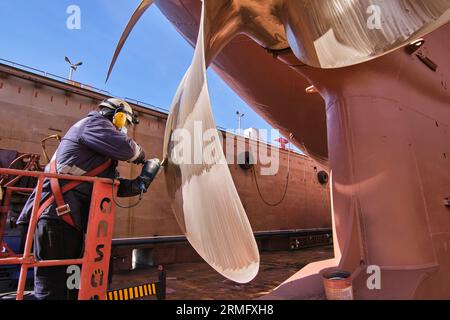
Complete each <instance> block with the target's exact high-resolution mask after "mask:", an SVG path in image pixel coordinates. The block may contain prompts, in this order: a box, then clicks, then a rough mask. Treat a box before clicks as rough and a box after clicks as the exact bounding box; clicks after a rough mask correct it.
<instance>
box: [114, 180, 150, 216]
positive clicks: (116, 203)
mask: <svg viewBox="0 0 450 320" xmlns="http://www.w3.org/2000/svg"><path fill="white" fill-rule="evenodd" d="M112 181H113V183H112V200H113V202H114V204H115V205H116V206H118V207H119V208H122V209H132V208H134V207H136V206H138V205H139V204H140V203H141V201H142V198H143V195H144V190H141V195H140V196H139V200H138V201H137V202H136V203H134V204H132V205H129V206H122V205H121V204H120V203H119V202H117V199H116V196H115V192H114V185H115V184H116V178H113V179H112Z"/></svg>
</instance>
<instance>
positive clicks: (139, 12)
mask: <svg viewBox="0 0 450 320" xmlns="http://www.w3.org/2000/svg"><path fill="white" fill-rule="evenodd" d="M153 2H154V0H143V1H142V2H141V4H140V5H139V6H138V7H137V9H136V10H135V11H134V13H133V15H132V17H131V19H130V21H129V22H128V24H127V26H126V27H125V30H124V31H123V33H122V36H121V37H120V40H119V43H118V44H117V48H116V51H115V52H114V55H113V58H112V60H111V64H110V66H109V70H108V75H107V76H106V82H108V79H109V77H110V75H111V72H112V70H113V68H114V65H115V64H116V61H117V58H118V57H119V54H120V51H121V50H122V47H123V45H124V44H125V42H126V41H127V39H128V36H129V35H130V33H131V31H132V30H133V28H134V26H135V25H136V23H137V22H138V21H139V19H140V18H141V17H142V15H143V14H144V12H145V11H146V10H147V9H148V8H149V7H150V6H151V5H152V4H153Z"/></svg>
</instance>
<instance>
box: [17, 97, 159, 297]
mask: <svg viewBox="0 0 450 320" xmlns="http://www.w3.org/2000/svg"><path fill="white" fill-rule="evenodd" d="M138 122H139V121H138V118H137V116H136V115H135V113H134V112H133V110H132V108H131V107H130V105H129V104H128V103H127V102H126V101H123V100H121V99H115V98H110V99H106V100H104V101H103V102H102V103H101V104H100V105H99V111H92V112H90V113H89V115H88V116H87V117H86V118H84V119H82V120H80V121H79V122H77V123H76V124H75V125H73V126H72V127H71V128H70V129H69V131H68V132H67V134H66V135H65V136H64V138H63V139H62V140H61V143H60V145H59V147H58V149H57V150H56V152H55V154H54V156H53V158H52V160H51V161H50V163H49V164H48V165H47V167H46V169H45V170H46V172H51V173H58V174H69V175H74V176H83V175H84V176H97V177H103V178H117V179H118V181H119V182H120V184H119V186H118V188H117V189H118V190H117V196H118V197H132V196H136V195H139V194H141V195H142V193H145V192H147V189H148V187H149V185H150V183H151V182H152V180H153V178H154V177H155V176H156V174H157V172H158V170H159V167H160V164H159V160H157V159H154V160H149V161H145V152H144V150H143V149H142V148H141V147H140V146H139V145H138V144H137V143H136V142H135V141H134V140H132V139H130V138H129V137H128V136H127V130H128V127H131V126H133V125H135V124H137V123H138ZM118 161H127V162H129V163H134V164H145V165H144V167H143V170H142V173H141V175H140V176H138V177H137V178H136V179H134V180H127V179H122V178H119V177H118V172H117V171H116V168H117V165H118ZM67 183H69V181H64V180H61V181H58V179H45V181H44V185H43V192H42V200H41V206H40V208H39V212H38V215H39V220H38V223H37V227H36V232H35V237H34V255H35V258H36V260H60V259H76V258H81V257H82V256H83V245H84V234H85V233H86V230H87V223H88V216H89V208H90V200H91V194H92V188H93V187H92V184H91V183H88V182H84V183H80V184H79V185H78V186H76V187H75V188H74V189H72V190H70V191H67V192H65V193H62V188H63V187H64V186H65V185H66V184H67ZM35 192H36V190H34V191H33V193H32V194H31V196H30V198H29V199H28V201H27V203H26V204H25V206H24V208H23V210H22V212H21V215H20V217H19V219H18V222H17V223H18V224H19V225H27V224H28V223H29V220H30V216H31V211H32V209H33V202H34V197H35ZM52 196H53V199H54V201H52V199H51V198H52ZM49 199H50V200H49ZM46 201H47V202H46ZM49 202H50V203H49ZM67 276H68V274H67V266H61V267H59V266H58V267H46V268H35V279H34V291H35V297H36V299H38V300H74V299H77V296H78V291H77V290H70V289H69V288H68V287H67Z"/></svg>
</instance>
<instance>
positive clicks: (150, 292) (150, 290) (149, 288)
mask: <svg viewBox="0 0 450 320" xmlns="http://www.w3.org/2000/svg"><path fill="white" fill-rule="evenodd" d="M147 287H148V293H149V295H152V294H153V292H152V286H151V285H150V284H148V285H147Z"/></svg>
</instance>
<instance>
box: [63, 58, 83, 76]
mask: <svg viewBox="0 0 450 320" xmlns="http://www.w3.org/2000/svg"><path fill="white" fill-rule="evenodd" d="M64 60H66V62H67V63H68V64H69V65H70V71H69V80H70V81H72V78H73V73H74V72H75V71H77V69H78V67H79V66H81V65H83V62H78V63H75V64H74V63H72V62H71V61H70V59H69V58H67V57H64Z"/></svg>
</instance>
